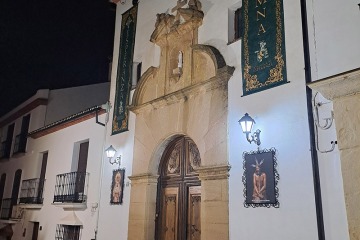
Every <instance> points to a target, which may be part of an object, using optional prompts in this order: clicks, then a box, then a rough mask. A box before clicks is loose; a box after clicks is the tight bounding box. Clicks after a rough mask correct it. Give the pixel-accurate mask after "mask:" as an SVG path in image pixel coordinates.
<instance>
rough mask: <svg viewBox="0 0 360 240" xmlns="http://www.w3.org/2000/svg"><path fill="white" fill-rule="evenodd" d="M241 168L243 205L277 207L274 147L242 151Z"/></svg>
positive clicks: (277, 195)
mask: <svg viewBox="0 0 360 240" xmlns="http://www.w3.org/2000/svg"><path fill="white" fill-rule="evenodd" d="M243 168H244V174H243V177H242V181H243V184H244V198H245V200H244V206H245V207H246V208H248V207H253V208H255V207H267V208H270V207H275V208H279V207H280V203H279V200H278V198H279V189H278V187H277V184H278V182H279V180H280V176H279V173H278V171H277V159H276V149H275V148H271V149H264V150H257V151H251V152H244V153H243Z"/></svg>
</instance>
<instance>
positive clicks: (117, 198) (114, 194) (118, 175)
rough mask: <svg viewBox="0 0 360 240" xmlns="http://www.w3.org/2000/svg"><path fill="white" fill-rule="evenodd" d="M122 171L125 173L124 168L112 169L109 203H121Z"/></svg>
mask: <svg viewBox="0 0 360 240" xmlns="http://www.w3.org/2000/svg"><path fill="white" fill-rule="evenodd" d="M124 173H125V170H123V169H117V170H114V171H113V177H112V186H111V196H110V203H113V204H121V203H122V192H123V185H124Z"/></svg>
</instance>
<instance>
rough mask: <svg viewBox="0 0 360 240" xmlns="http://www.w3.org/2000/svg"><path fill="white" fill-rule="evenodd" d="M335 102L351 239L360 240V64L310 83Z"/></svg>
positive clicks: (310, 85) (335, 116) (313, 87)
mask: <svg viewBox="0 0 360 240" xmlns="http://www.w3.org/2000/svg"><path fill="white" fill-rule="evenodd" d="M309 87H310V88H312V89H314V90H316V91H318V92H320V93H321V94H322V95H323V96H324V97H325V98H327V99H329V100H332V101H333V104H334V119H335V123H336V133H337V140H338V144H339V150H340V159H341V171H342V176H343V184H344V194H345V203H346V211H347V220H348V228H349V235H350V239H351V240H360V207H359V206H360V205H359V204H360V68H359V69H356V70H352V71H349V72H345V73H342V74H339V75H336V76H333V77H329V78H326V79H323V80H320V81H316V82H313V83H311V84H309Z"/></svg>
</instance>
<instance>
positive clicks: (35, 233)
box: [31, 222, 39, 240]
mask: <svg viewBox="0 0 360 240" xmlns="http://www.w3.org/2000/svg"><path fill="white" fill-rule="evenodd" d="M38 234H39V223H38V222H34V223H33V233H32V238H31V240H37V239H38Z"/></svg>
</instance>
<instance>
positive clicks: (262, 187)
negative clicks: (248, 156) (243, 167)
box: [251, 158, 267, 202]
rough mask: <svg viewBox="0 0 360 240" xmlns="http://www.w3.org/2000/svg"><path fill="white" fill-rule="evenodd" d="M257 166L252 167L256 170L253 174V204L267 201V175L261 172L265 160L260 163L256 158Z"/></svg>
mask: <svg viewBox="0 0 360 240" xmlns="http://www.w3.org/2000/svg"><path fill="white" fill-rule="evenodd" d="M255 163H256V164H255V165H254V164H253V165H251V166H252V167H254V168H255V172H254V174H253V185H254V187H253V194H252V200H253V202H260V201H261V200H267V196H266V173H264V172H262V171H261V165H262V164H263V163H264V159H263V160H261V161H260V163H259V162H258V160H257V159H256V158H255Z"/></svg>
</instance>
